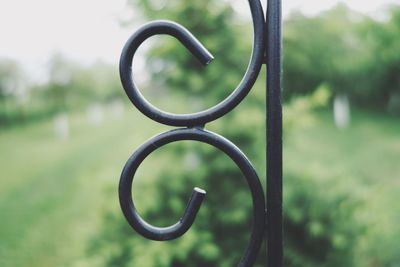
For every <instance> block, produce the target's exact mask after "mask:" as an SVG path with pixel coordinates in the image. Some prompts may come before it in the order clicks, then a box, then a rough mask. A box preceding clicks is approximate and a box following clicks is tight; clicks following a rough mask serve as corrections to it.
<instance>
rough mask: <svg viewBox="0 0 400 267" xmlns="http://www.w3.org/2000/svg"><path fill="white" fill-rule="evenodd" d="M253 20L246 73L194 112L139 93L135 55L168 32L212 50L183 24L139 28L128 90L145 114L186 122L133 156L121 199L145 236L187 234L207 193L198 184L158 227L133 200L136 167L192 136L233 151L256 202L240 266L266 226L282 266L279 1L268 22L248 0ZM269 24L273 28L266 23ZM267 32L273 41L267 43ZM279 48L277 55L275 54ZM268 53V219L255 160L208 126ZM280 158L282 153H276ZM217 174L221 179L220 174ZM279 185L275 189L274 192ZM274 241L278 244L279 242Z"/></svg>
mask: <svg viewBox="0 0 400 267" xmlns="http://www.w3.org/2000/svg"><path fill="white" fill-rule="evenodd" d="M249 5H250V10H251V14H252V19H253V29H254V39H253V50H252V55H251V58H250V62H249V65H248V68H247V70H246V73H245V74H244V77H243V79H242V80H241V82H240V83H239V85H238V86H237V87H236V89H234V90H233V91H232V93H231V94H230V95H229V96H228V97H227V98H226V99H225V100H223V101H222V102H220V103H219V104H217V105H216V106H214V107H212V108H210V109H207V110H204V111H201V112H197V113H191V114H174V113H169V112H166V111H162V110H160V109H158V108H156V107H155V106H153V105H152V104H151V103H149V102H148V101H147V100H146V99H145V98H144V97H143V95H142V94H141V93H140V90H139V88H138V87H137V85H136V84H135V82H134V79H133V77H132V65H133V64H134V63H133V59H134V55H135V52H136V50H137V49H138V48H139V46H140V45H141V44H142V43H143V42H144V41H146V40H147V39H148V38H149V37H151V36H153V35H157V34H167V35H171V36H173V37H175V38H176V39H177V40H179V41H180V42H181V43H182V44H183V45H184V46H185V47H186V48H187V49H188V50H189V51H190V52H191V53H192V54H193V55H194V56H195V57H196V58H197V59H198V60H199V61H200V62H201V63H203V64H204V65H207V64H208V63H210V62H211V60H212V59H213V56H212V55H211V53H210V52H208V50H207V49H206V48H205V47H204V46H203V45H202V44H201V43H200V42H199V41H198V40H197V39H196V38H195V37H194V36H193V35H192V34H191V33H190V32H189V31H188V30H186V29H185V28H184V27H183V26H181V25H179V24H177V23H174V22H171V21H162V20H161V21H153V22H150V23H148V24H146V25H144V26H142V27H141V28H140V29H139V30H137V31H136V32H135V33H134V34H133V35H132V36H131V38H130V39H129V40H128V41H127V43H126V45H125V47H124V49H123V51H122V54H121V59H120V66H119V70H120V77H121V82H122V85H123V87H124V90H125V92H126V94H127V95H128V97H129V99H130V100H131V102H132V103H133V105H134V106H135V107H136V108H137V109H139V110H140V111H141V112H142V113H143V114H144V115H146V116H147V117H149V118H150V119H152V120H154V121H157V122H159V123H162V124H166V125H171V126H184V127H186V128H178V129H175V130H172V131H168V132H165V133H162V134H160V135H158V136H156V137H153V138H152V139H150V140H148V141H147V142H146V143H144V144H143V145H141V146H140V147H139V148H138V149H137V150H136V151H135V152H134V153H133V154H132V156H131V157H130V158H129V159H128V161H127V163H126V165H125V167H124V169H123V171H122V174H121V179H120V184H119V200H120V205H121V209H122V211H123V213H124V215H125V217H126V219H127V221H128V222H129V224H130V225H131V226H132V228H133V229H134V230H135V231H136V232H138V233H139V234H141V235H142V236H144V237H146V238H148V239H152V240H157V241H166V240H172V239H175V238H178V237H180V236H182V235H183V234H184V233H185V232H186V231H188V230H189V228H190V227H191V225H192V224H193V223H194V221H195V218H196V215H197V213H198V211H199V209H200V207H201V204H202V201H203V199H204V197H205V194H206V192H205V191H204V190H203V189H200V188H194V189H193V192H192V196H191V198H190V199H189V201H188V204H187V207H186V209H185V211H184V212H183V215H182V217H181V218H180V219H179V220H178V222H177V223H175V224H174V225H171V226H168V227H155V226H153V225H151V224H150V223H148V222H146V221H144V220H143V219H142V218H141V216H140V215H139V214H138V212H137V210H136V208H135V204H134V202H133V200H132V182H133V179H134V176H135V173H136V170H137V168H138V167H139V166H140V164H141V163H142V162H143V160H144V159H145V158H146V157H147V156H148V155H149V154H151V153H152V152H154V151H155V150H157V149H158V148H160V147H162V146H164V145H166V144H168V143H172V142H177V141H181V140H192V141H199V142H203V143H207V144H209V145H211V146H214V147H216V148H218V149H219V150H220V151H221V152H224V153H225V154H226V155H228V156H229V157H230V158H231V159H232V160H233V161H234V162H235V164H236V165H237V166H238V168H239V169H240V170H241V172H242V173H243V176H244V177H245V179H246V181H247V184H248V186H249V190H250V193H251V196H252V201H253V222H252V234H251V238H250V242H249V244H248V246H247V248H246V250H245V252H244V254H243V256H242V258H241V260H240V262H239V263H238V265H237V266H240V267H250V266H253V264H254V262H255V260H256V258H257V255H258V253H259V250H260V248H261V245H262V242H263V239H264V236H265V231H266V230H267V235H268V263H269V265H268V266H273V267H281V266H282V228H281V227H282V186H281V184H282V159H281V157H282V150H281V149H282V143H281V142H282V140H281V138H282V136H281V133H282V129H281V127H282V116H281V103H280V66H281V62H280V60H281V59H280V52H281V51H280V27H281V26H280V13H279V14H275V12H280V0H270V1H269V3H268V16H267V22H268V23H265V19H264V12H263V10H262V6H261V3H260V1H259V0H249ZM266 26H268V31H267V27H266ZM266 37H267V38H268V42H269V45H266ZM275 53H276V54H275ZM266 55H268V59H267V67H268V71H267V72H268V75H267V85H268V88H269V89H268V90H267V95H268V98H267V99H268V110H267V116H268V119H267V124H268V131H267V136H268V138H267V143H268V153H267V165H268V173H267V177H268V179H267V190H268V194H267V196H268V197H267V207H268V209H267V214H268V224H266V212H265V210H266V209H265V197H264V192H263V188H262V186H261V183H260V180H259V178H258V176H257V173H256V171H255V170H254V168H253V166H252V164H251V162H250V161H249V160H248V159H247V157H246V156H245V155H244V154H243V152H242V151H241V150H240V149H239V148H238V147H236V146H235V145H234V144H233V143H231V142H230V141H229V140H227V139H225V138H224V137H222V136H220V135H218V134H216V133H213V132H210V131H207V130H204V126H205V124H206V123H208V122H211V121H213V120H216V119H218V118H220V117H221V116H223V115H225V114H226V113H228V112H229V111H231V110H232V109H234V108H235V107H236V106H237V105H238V104H239V103H240V102H241V101H242V100H243V99H244V98H245V97H246V95H247V94H248V93H249V91H250V90H251V88H252V87H253V85H254V83H255V81H256V79H257V77H258V74H259V72H260V69H261V66H262V64H263V63H265V56H266ZM275 157H277V158H275ZM216 179H217V178H216ZM275 190H276V191H275ZM275 245H276V246H277V247H275Z"/></svg>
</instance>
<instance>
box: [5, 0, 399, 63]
mask: <svg viewBox="0 0 400 267" xmlns="http://www.w3.org/2000/svg"><path fill="white" fill-rule="evenodd" d="M160 1H161V0H160ZM188 1H189V0H188ZM240 2H243V3H244V5H247V1H245V0H240ZM337 2H338V1H337V0H283V13H284V15H286V14H288V13H289V12H290V10H293V9H300V10H302V11H303V12H305V13H308V14H315V13H317V12H319V11H321V10H324V9H327V8H329V7H332V6H333V5H335V4H336V3H337ZM345 2H346V4H347V5H348V6H350V7H351V8H353V9H355V10H359V11H361V12H365V13H372V12H376V10H377V9H378V8H379V7H381V6H383V5H385V4H388V3H397V4H400V0H378V1H371V0H346V1H345ZM125 4H126V0H34V1H33V0H0V34H1V35H0V36H1V37H0V58H4V57H7V58H13V59H16V60H18V61H20V62H22V63H24V65H26V66H28V68H29V69H30V71H35V68H38V67H39V66H41V65H43V63H44V62H46V60H48V58H49V57H50V55H52V54H53V53H54V52H61V53H63V54H65V55H67V56H68V57H69V58H72V59H75V60H79V61H80V62H83V63H90V62H93V61H95V60H96V59H102V60H104V61H107V62H111V63H116V62H117V61H118V57H119V53H120V50H121V47H122V46H123V44H124V43H125V41H126V39H127V38H128V36H129V35H130V34H131V33H132V31H133V30H134V29H133V28H130V29H126V28H122V27H121V26H120V25H119V24H118V18H123V17H127V16H129V13H128V12H129V11H128V9H126V8H125ZM239 5H241V4H239Z"/></svg>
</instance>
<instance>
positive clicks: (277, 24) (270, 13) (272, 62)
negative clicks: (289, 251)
mask: <svg viewBox="0 0 400 267" xmlns="http://www.w3.org/2000/svg"><path fill="white" fill-rule="evenodd" d="M281 5H282V4H281V0H268V3H267V18H266V22H267V45H266V55H267V240H268V241H267V248H268V251H267V266H269V267H282V266H283V227H282V104H281V72H282V58H281V52H282V33H281V31H282V25H281V20H282V18H281V17H282V15H281Z"/></svg>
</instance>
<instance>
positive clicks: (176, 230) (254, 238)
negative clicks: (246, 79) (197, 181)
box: [119, 128, 265, 267]
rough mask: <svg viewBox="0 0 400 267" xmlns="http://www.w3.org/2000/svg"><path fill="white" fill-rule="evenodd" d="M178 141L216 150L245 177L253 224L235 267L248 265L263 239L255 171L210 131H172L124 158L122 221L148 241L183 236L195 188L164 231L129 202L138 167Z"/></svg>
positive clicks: (199, 193) (198, 198)
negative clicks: (176, 218) (179, 215)
mask: <svg viewBox="0 0 400 267" xmlns="http://www.w3.org/2000/svg"><path fill="white" fill-rule="evenodd" d="M180 140H195V141H200V142H203V143H207V144H210V145H211V146H214V147H216V148H218V149H219V150H221V151H222V152H224V153H225V154H226V155H228V156H229V157H230V158H231V159H232V160H233V161H234V162H235V163H236V165H237V166H238V167H239V169H240V170H241V171H242V173H243V175H244V177H245V178H246V181H247V184H248V186H249V189H250V192H251V197H252V202H253V223H252V234H251V239H250V242H249V244H248V246H247V249H246V251H245V253H244V255H243V256H242V258H241V260H240V262H239V264H238V266H240V267H248V266H252V265H253V264H254V262H255V260H256V258H257V255H258V252H259V250H260V247H261V244H262V241H263V237H264V227H265V201H264V193H263V189H262V186H261V183H260V180H259V179H258V176H257V173H256V171H255V170H254V168H253V166H252V164H251V162H250V161H249V160H248V159H247V157H246V156H245V155H244V154H243V152H242V151H241V150H240V149H239V148H238V147H236V146H235V145H234V144H233V143H231V142H230V141H229V140H227V139H225V138H224V137H222V136H220V135H218V134H215V133H213V132H210V131H206V130H202V129H198V128H183V129H176V130H172V131H169V132H165V133H162V134H160V135H158V136H155V137H153V138H152V139H150V140H149V141H147V142H146V143H144V144H143V145H142V146H140V147H139V149H137V150H136V151H135V152H134V153H133V154H132V156H131V157H130V158H129V159H128V161H127V163H126V165H125V167H124V169H123V171H122V174H121V180H120V184H119V200H120V205H121V209H122V211H123V213H124V215H125V217H126V219H127V220H128V222H129V224H130V225H131V226H132V227H133V228H134V229H135V230H136V231H137V232H138V233H140V234H141V235H143V236H144V237H146V238H149V239H152V240H170V239H174V238H177V237H179V236H181V235H183V234H184V233H185V232H186V231H187V230H188V229H189V227H190V226H191V224H192V223H193V221H194V219H195V216H196V213H197V211H198V210H199V208H200V205H201V202H202V200H203V198H204V195H205V191H203V190H201V189H197V188H195V189H194V191H193V194H192V198H191V200H190V201H189V204H188V205H187V208H186V211H185V214H184V216H183V217H182V219H181V220H180V221H179V222H178V223H177V224H175V225H172V226H169V227H166V228H159V227H154V226H152V225H150V224H149V223H147V222H146V221H144V220H143V219H142V218H141V217H140V215H139V214H138V212H137V210H136V208H135V205H134V203H133V200H132V182H133V179H134V175H135V173H136V170H137V168H138V167H139V165H140V164H141V163H142V162H143V160H144V159H145V158H146V157H147V156H148V155H149V154H150V153H152V152H153V151H155V150H156V149H158V148H160V147H162V146H164V145H166V144H169V143H172V142H176V141H180Z"/></svg>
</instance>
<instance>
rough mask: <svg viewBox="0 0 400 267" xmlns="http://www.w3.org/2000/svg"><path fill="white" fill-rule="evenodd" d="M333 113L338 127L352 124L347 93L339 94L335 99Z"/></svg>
mask: <svg viewBox="0 0 400 267" xmlns="http://www.w3.org/2000/svg"><path fill="white" fill-rule="evenodd" d="M333 114H334V119H335V124H336V127H338V128H339V129H346V128H347V127H348V126H349V124H350V117H351V115H350V102H349V98H348V97H347V95H346V94H337V95H336V96H335V99H334V101H333Z"/></svg>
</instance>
